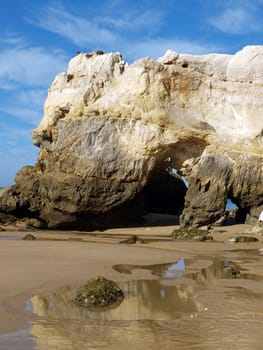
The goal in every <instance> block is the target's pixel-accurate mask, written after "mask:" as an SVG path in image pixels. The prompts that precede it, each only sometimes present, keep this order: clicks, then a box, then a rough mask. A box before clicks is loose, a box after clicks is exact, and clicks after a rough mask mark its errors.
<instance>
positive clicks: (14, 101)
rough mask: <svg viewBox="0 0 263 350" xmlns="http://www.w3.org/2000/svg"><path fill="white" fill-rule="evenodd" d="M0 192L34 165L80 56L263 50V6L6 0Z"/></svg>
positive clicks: (163, 0) (228, 1)
mask: <svg viewBox="0 0 263 350" xmlns="http://www.w3.org/2000/svg"><path fill="white" fill-rule="evenodd" d="M1 4H2V6H1V12H0V28H1V36H0V43H1V45H0V169H1V171H0V187H1V186H7V185H10V184H12V183H13V182H14V176H15V174H16V172H17V171H18V170H19V169H20V168H21V167H22V166H23V165H27V164H34V162H35V160H36V158H37V153H38V149H37V148H36V147H35V146H33V145H32V143H31V130H32V129H33V128H35V127H36V126H37V125H38V123H39V121H40V119H41V118H42V114H43V103H44V100H45V97H46V94H47V89H48V87H49V86H50V84H51V82H52V80H53V79H54V77H55V75H56V74H57V73H59V72H63V71H65V70H66V67H67V63H68V61H69V60H70V59H71V58H72V57H73V56H75V54H76V52H77V51H83V52H91V51H94V50H97V49H102V50H104V51H105V52H110V51H119V52H121V53H122V55H123V58H124V59H125V60H127V61H128V62H132V61H134V60H135V59H137V58H141V57H145V56H150V57H152V58H158V57H160V56H162V55H163V54H164V53H165V51H166V50H168V49H172V50H174V51H176V52H178V53H191V54H206V53H215V52H218V53H235V52H236V51H238V50H240V49H241V48H242V47H243V46H246V45H261V44H263V36H262V33H263V21H262V17H263V0H248V1H245V0H243V1H242V0H235V1H233V0H158V1H155V0H132V1H130V0H122V1H121V0H101V1H100V0H97V1H96V0H82V1H80V0H74V1H73V0H59V1H48V0H23V1H21V0H9V1H3V0H2V3H1Z"/></svg>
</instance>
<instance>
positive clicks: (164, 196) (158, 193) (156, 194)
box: [143, 156, 188, 224]
mask: <svg viewBox="0 0 263 350" xmlns="http://www.w3.org/2000/svg"><path fill="white" fill-rule="evenodd" d="M173 163H174V162H173V158H172V156H166V157H165V159H164V160H163V161H162V162H160V163H158V166H157V167H156V168H155V169H154V171H153V173H152V174H151V176H150V177H149V180H148V182H147V184H146V186H145V188H144V191H143V192H144V200H145V205H146V208H147V215H148V217H149V216H151V219H152V220H154V218H155V220H157V221H158V222H160V221H162V224H165V222H166V223H167V224H179V217H180V215H181V214H182V211H183V209H184V198H185V195H186V191H187V187H188V182H187V180H186V179H185V178H184V177H183V176H181V175H179V172H178V171H177V169H176V168H175V167H174V166H173ZM147 215H146V216H147ZM146 216H144V217H146Z"/></svg>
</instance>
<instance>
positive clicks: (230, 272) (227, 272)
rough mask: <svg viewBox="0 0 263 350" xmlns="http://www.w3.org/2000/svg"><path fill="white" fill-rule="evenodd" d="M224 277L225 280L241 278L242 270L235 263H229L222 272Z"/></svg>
mask: <svg viewBox="0 0 263 350" xmlns="http://www.w3.org/2000/svg"><path fill="white" fill-rule="evenodd" d="M222 277H223V278H239V277H240V270H239V267H238V266H237V264H235V263H233V262H228V263H226V264H225V266H224V267H223V270H222Z"/></svg>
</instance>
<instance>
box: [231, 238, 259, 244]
mask: <svg viewBox="0 0 263 350" xmlns="http://www.w3.org/2000/svg"><path fill="white" fill-rule="evenodd" d="M229 242H230V243H250V242H258V239H257V238H256V237H249V236H236V237H231V238H229Z"/></svg>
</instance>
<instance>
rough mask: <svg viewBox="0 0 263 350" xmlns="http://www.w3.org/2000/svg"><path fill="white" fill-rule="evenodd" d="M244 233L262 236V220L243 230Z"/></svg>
mask: <svg viewBox="0 0 263 350" xmlns="http://www.w3.org/2000/svg"><path fill="white" fill-rule="evenodd" d="M245 233H246V234H255V235H258V236H263V222H261V221H259V222H257V224H256V225H255V226H253V227H251V228H250V229H248V230H246V231H245Z"/></svg>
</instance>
